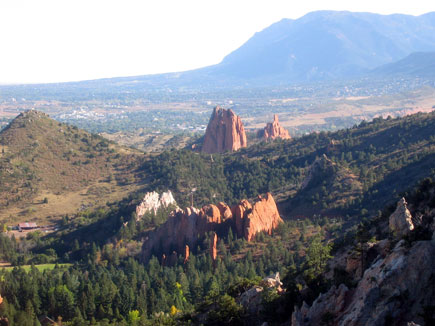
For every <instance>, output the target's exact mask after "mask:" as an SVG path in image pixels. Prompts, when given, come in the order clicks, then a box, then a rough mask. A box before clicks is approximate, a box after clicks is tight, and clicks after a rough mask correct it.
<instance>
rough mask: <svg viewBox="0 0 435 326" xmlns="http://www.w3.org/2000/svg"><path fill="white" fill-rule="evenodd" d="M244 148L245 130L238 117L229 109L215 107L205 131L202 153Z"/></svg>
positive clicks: (245, 141) (245, 142) (245, 143)
mask: <svg viewBox="0 0 435 326" xmlns="http://www.w3.org/2000/svg"><path fill="white" fill-rule="evenodd" d="M246 146H247V140H246V134H245V128H244V127H243V123H242V120H241V119H240V117H238V116H237V115H235V114H234V112H233V111H232V110H231V109H228V110H226V109H223V108H221V107H219V106H217V107H215V108H214V110H213V113H212V115H211V118H210V121H209V123H208V126H207V129H206V131H205V136H204V144H203V145H202V152H203V153H210V154H212V153H223V152H226V151H230V152H233V151H237V150H238V149H240V148H242V147H246Z"/></svg>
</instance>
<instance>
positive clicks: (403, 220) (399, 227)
mask: <svg viewBox="0 0 435 326" xmlns="http://www.w3.org/2000/svg"><path fill="white" fill-rule="evenodd" d="M389 226H390V231H391V232H392V233H393V234H394V235H395V236H398V237H402V236H404V235H406V234H408V233H409V232H410V231H412V230H414V224H413V223H412V216H411V212H410V211H409V210H408V208H407V207H406V200H405V198H401V199H400V200H399V201H398V202H397V207H396V210H395V211H394V213H393V214H391V216H390V219H389Z"/></svg>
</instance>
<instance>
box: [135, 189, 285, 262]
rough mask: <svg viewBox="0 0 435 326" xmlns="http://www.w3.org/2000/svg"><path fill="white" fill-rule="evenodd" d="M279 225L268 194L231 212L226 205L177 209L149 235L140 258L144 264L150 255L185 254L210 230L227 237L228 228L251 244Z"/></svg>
mask: <svg viewBox="0 0 435 326" xmlns="http://www.w3.org/2000/svg"><path fill="white" fill-rule="evenodd" d="M280 222H282V220H281V218H280V216H279V213H278V209H277V207H276V204H275V201H274V199H273V197H272V195H271V194H270V193H268V194H267V195H266V197H265V198H261V197H259V199H258V200H257V201H256V202H255V203H254V205H251V204H250V203H249V202H248V201H247V200H242V201H241V202H240V203H239V204H238V205H236V206H234V207H233V208H232V209H230V208H229V207H228V206H227V205H226V204H225V203H219V204H218V205H217V206H216V205H205V206H204V207H203V208H202V209H201V210H198V209H196V208H194V207H190V208H186V209H185V210H184V211H183V210H181V209H178V210H176V211H174V212H172V213H171V215H170V216H169V218H168V220H167V221H166V222H165V223H164V224H163V225H162V226H160V227H159V228H158V229H156V230H155V231H153V232H152V233H150V234H149V237H148V238H147V240H146V241H145V242H144V245H143V248H142V257H143V259H144V260H145V261H146V260H148V259H149V258H150V257H151V255H152V254H155V255H156V254H159V255H160V254H162V253H166V254H169V253H170V250H173V249H175V250H176V251H177V252H183V250H184V252H185V255H184V257H185V261H186V247H190V248H192V246H195V245H196V244H197V241H198V237H200V236H202V235H204V234H205V233H207V232H210V231H213V232H215V233H217V234H219V235H220V234H226V233H227V232H228V230H229V228H233V229H235V230H236V234H237V236H238V237H244V238H245V239H246V240H248V241H251V240H252V239H253V238H254V236H255V234H257V233H258V232H261V231H266V232H268V233H269V234H270V233H271V232H272V230H273V229H274V228H276V227H277V226H278V224H279V223H280Z"/></svg>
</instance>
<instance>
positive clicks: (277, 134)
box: [262, 114, 291, 140]
mask: <svg viewBox="0 0 435 326" xmlns="http://www.w3.org/2000/svg"><path fill="white" fill-rule="evenodd" d="M262 134H263V138H264V139H265V140H273V139H276V138H281V139H290V138H291V137H290V135H289V133H288V131H287V129H284V128H283V127H281V126H280V124H279V121H278V115H276V114H274V115H273V122H269V123H267V125H266V127H264V129H263V130H262Z"/></svg>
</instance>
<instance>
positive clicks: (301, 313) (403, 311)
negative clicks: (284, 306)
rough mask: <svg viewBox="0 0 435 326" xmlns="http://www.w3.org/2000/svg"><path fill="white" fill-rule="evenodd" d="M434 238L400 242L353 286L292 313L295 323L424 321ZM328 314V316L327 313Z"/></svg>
mask: <svg viewBox="0 0 435 326" xmlns="http://www.w3.org/2000/svg"><path fill="white" fill-rule="evenodd" d="M434 275H435V241H433V240H432V241H418V242H416V243H415V244H414V245H413V246H412V247H411V248H407V246H406V245H405V242H404V240H401V241H399V242H398V243H397V244H396V246H395V247H394V249H393V250H392V252H391V253H390V254H388V255H387V256H386V257H385V258H382V257H381V256H379V257H378V259H377V260H375V261H374V263H373V264H372V265H371V266H370V267H369V268H368V269H366V270H365V272H364V275H363V277H362V279H361V280H360V281H359V282H358V284H357V286H356V288H355V289H349V288H347V287H346V286H345V285H344V284H341V285H340V286H338V287H335V286H333V287H332V288H331V289H330V290H329V291H328V292H327V293H325V294H320V295H319V297H318V298H317V299H316V300H315V301H314V302H313V304H312V305H311V306H308V305H307V304H305V303H304V304H303V305H302V307H301V308H300V309H299V308H296V309H295V311H294V313H293V315H292V326H308V325H313V326H314V325H321V324H322V322H324V319H326V318H329V319H330V322H331V325H343V326H345V325H346V326H356V325H361V326H362V325H367V326H368V325H387V324H388V323H389V324H390V325H406V323H407V322H411V321H414V322H417V323H418V324H421V325H424V323H422V322H423V318H421V317H418V316H423V314H424V313H425V309H426V308H427V307H430V306H433V302H434V300H435V287H434V283H433V282H434V280H433V278H434ZM326 316H328V317H326Z"/></svg>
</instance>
